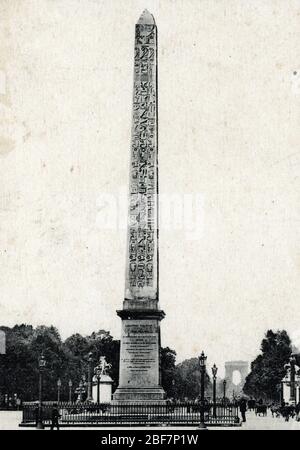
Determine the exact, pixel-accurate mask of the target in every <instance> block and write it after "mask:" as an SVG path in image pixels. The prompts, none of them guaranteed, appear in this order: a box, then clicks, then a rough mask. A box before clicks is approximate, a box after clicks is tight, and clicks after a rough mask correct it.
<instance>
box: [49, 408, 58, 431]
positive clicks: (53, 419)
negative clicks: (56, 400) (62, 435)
mask: <svg viewBox="0 0 300 450" xmlns="http://www.w3.org/2000/svg"><path fill="white" fill-rule="evenodd" d="M59 418H60V414H59V412H58V409H57V405H56V404H54V405H53V408H52V415H51V430H53V429H54V427H56V428H57V429H58V430H59V423H58V420H59Z"/></svg>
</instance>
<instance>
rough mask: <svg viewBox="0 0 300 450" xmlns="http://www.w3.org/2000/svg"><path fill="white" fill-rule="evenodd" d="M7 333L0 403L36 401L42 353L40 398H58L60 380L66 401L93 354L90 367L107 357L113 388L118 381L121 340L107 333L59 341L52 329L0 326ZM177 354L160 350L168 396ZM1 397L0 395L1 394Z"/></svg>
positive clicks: (0, 361) (0, 373) (1, 358)
mask: <svg viewBox="0 0 300 450" xmlns="http://www.w3.org/2000/svg"><path fill="white" fill-rule="evenodd" d="M0 329H1V330H3V331H4V332H5V333H6V355H0V403H1V400H2V401H3V399H4V393H7V394H9V395H10V396H13V394H15V393H16V394H17V395H18V397H19V398H21V399H22V400H23V401H26V400H37V398H38V379H39V369H38V360H39V357H40V355H41V353H43V354H44V356H45V359H46V363H47V366H46V370H45V371H44V373H43V398H44V400H54V399H56V398H57V381H58V379H60V380H61V382H62V385H61V399H62V400H68V397H69V386H68V382H69V380H72V383H73V391H74V389H75V388H76V387H78V385H79V382H80V380H81V378H82V375H83V374H85V375H86V376H87V374H88V355H89V353H90V352H92V355H93V366H95V365H97V364H98V362H99V358H100V356H106V360H107V361H108V362H109V363H111V365H112V367H111V370H110V375H111V377H112V379H113V380H114V386H113V388H114V389H115V388H116V387H117V385H118V378H119V357H120V341H118V340H116V339H114V338H113V337H112V336H111V334H110V333H109V332H108V331H105V330H99V331H97V332H93V333H91V335H89V336H82V335H81V334H79V333H76V334H73V335H72V336H70V337H68V338H67V339H66V340H65V341H64V342H63V341H62V339H61V337H60V334H59V332H58V330H57V329H56V328H55V327H53V326H50V327H46V326H38V327H36V328H33V327H32V326H31V325H25V324H22V325H16V326H14V327H13V328H8V327H0ZM175 359H176V352H175V351H174V350H171V349H170V348H168V347H167V348H162V349H161V369H162V384H163V387H164V388H165V390H166V391H167V393H168V394H171V392H170V386H172V382H171V380H172V379H173V373H174V370H175ZM1 394H2V395H1Z"/></svg>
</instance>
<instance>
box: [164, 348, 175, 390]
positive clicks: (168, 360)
mask: <svg viewBox="0 0 300 450" xmlns="http://www.w3.org/2000/svg"><path fill="white" fill-rule="evenodd" d="M160 358H161V359H160V364H161V384H162V387H163V388H164V390H165V392H166V394H167V397H174V396H175V362H176V352H175V350H172V349H170V348H169V347H165V348H161V351H160Z"/></svg>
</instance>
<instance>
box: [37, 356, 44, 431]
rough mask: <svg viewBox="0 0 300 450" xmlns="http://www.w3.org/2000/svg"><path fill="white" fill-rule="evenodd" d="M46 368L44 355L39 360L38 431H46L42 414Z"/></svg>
mask: <svg viewBox="0 0 300 450" xmlns="http://www.w3.org/2000/svg"><path fill="white" fill-rule="evenodd" d="M45 367H46V360H45V357H44V355H43V353H42V354H41V356H40V358H39V406H38V417H37V423H36V428H37V429H38V430H43V429H44V424H43V417H42V414H43V411H42V401H43V371H44V370H45Z"/></svg>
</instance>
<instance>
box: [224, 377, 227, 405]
mask: <svg viewBox="0 0 300 450" xmlns="http://www.w3.org/2000/svg"><path fill="white" fill-rule="evenodd" d="M226 384H227V381H226V380H224V381H223V401H224V403H225V402H226Z"/></svg>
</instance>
